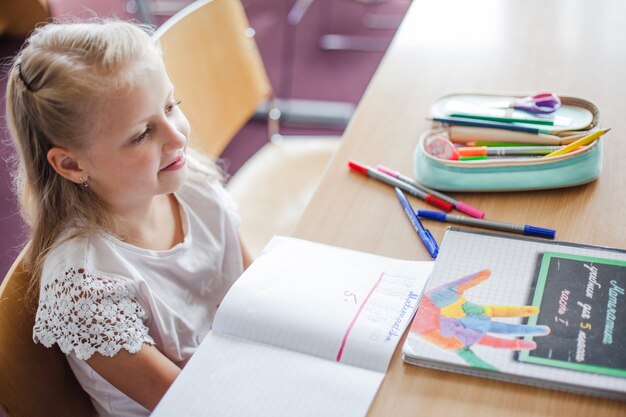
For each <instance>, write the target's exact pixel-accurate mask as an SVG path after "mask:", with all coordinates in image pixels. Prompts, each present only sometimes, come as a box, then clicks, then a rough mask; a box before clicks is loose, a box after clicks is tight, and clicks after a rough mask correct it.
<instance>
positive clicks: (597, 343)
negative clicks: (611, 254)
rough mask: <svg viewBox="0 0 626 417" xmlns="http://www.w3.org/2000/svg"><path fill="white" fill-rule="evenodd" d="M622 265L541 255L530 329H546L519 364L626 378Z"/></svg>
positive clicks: (625, 282) (625, 281) (625, 287)
mask: <svg viewBox="0 0 626 417" xmlns="http://www.w3.org/2000/svg"><path fill="white" fill-rule="evenodd" d="M625 292H626V262H623V261H617V260H610V259H602V258H594V257H588V256H579V255H571V254H563V253H555V252H545V253H544V254H543V257H542V261H541V266H540V269H539V274H538V278H537V284H536V288H535V293H534V297H533V301H532V304H533V305H535V306H537V307H539V310H540V313H539V314H538V315H537V316H533V317H531V318H529V320H528V323H529V324H540V325H545V326H548V327H549V328H550V331H551V332H550V334H549V335H547V336H542V337H540V338H534V341H535V342H536V344H537V347H536V349H534V350H530V351H524V352H522V353H520V355H519V357H518V360H520V361H521V362H531V363H535V364H541V365H547V366H555V367H561V368H568V369H574V370H578V371H583V372H590V373H598V374H606V375H611V376H618V377H626V331H624V329H625V328H626V294H625Z"/></svg>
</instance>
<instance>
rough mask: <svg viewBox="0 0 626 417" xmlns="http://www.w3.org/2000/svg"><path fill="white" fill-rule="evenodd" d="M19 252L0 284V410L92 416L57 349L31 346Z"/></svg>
mask: <svg viewBox="0 0 626 417" xmlns="http://www.w3.org/2000/svg"><path fill="white" fill-rule="evenodd" d="M23 253H24V252H22V254H20V256H18V258H17V260H16V261H15V262H14V263H13V266H12V267H11V269H10V270H9V272H8V273H7V275H6V277H5V278H4V280H3V281H2V284H1V285H0V408H2V410H3V411H4V413H5V414H6V415H7V417H13V416H15V417H31V416H32V417H40V416H46V417H52V416H58V417H65V416H77V417H83V416H95V415H96V412H95V409H94V408H93V405H92V404H91V401H90V399H89V396H88V395H87V394H86V393H85V391H83V389H82V388H81V387H80V385H79V383H78V381H77V380H76V378H75V377H74V374H73V373H72V370H71V369H70V367H69V364H68V363H67V360H66V359H65V355H63V353H62V352H61V351H60V350H59V348H58V346H56V345H55V346H54V347H53V348H46V347H45V346H43V345H41V344H35V342H33V325H34V323H35V310H34V307H33V306H32V305H31V304H32V303H26V301H25V295H26V289H27V288H28V283H29V280H30V275H29V274H28V273H26V272H24V270H23V268H22V258H23Z"/></svg>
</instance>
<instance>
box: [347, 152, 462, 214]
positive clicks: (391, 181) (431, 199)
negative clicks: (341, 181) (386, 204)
mask: <svg viewBox="0 0 626 417" xmlns="http://www.w3.org/2000/svg"><path fill="white" fill-rule="evenodd" d="M348 166H349V167H350V169H352V170H353V171H356V172H360V173H361V174H365V175H367V176H368V177H371V178H374V179H376V180H378V181H380V182H384V183H385V184H387V185H391V186H392V187H398V188H399V189H401V190H402V191H405V192H407V193H409V194H410V195H412V196H413V197H417V198H419V199H421V200H424V201H425V202H427V203H428V204H431V205H433V206H435V207H439V208H440V209H442V210H445V211H451V210H452V204H450V203H448V202H447V201H444V200H442V199H441V198H439V197H436V196H434V195H432V194H428V193H425V192H424V191H422V190H419V189H417V188H415V187H413V186H412V185H410V184H407V183H406V182H403V181H400V180H398V179H396V178H394V177H392V176H390V175H387V174H385V173H383V172H380V171H378V170H376V169H374V168H372V167H370V166H367V165H362V164H360V163H358V162H355V161H348Z"/></svg>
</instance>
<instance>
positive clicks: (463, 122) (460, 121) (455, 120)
mask: <svg viewBox="0 0 626 417" xmlns="http://www.w3.org/2000/svg"><path fill="white" fill-rule="evenodd" d="M433 120H434V121H435V122H440V123H444V124H448V125H458V126H473V127H488V128H494V129H505V130H515V131H518V132H528V133H534V134H540V133H550V131H549V130H542V129H537V128H534V127H526V126H518V125H513V124H511V123H502V122H491V121H486V120H474V119H467V118H463V117H433Z"/></svg>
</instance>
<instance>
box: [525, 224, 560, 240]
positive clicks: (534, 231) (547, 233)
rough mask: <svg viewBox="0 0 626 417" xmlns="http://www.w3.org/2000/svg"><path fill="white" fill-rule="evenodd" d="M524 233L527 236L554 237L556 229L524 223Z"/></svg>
mask: <svg viewBox="0 0 626 417" xmlns="http://www.w3.org/2000/svg"><path fill="white" fill-rule="evenodd" d="M524 234H525V235H529V236H539V237H545V238H548V239H554V238H555V237H556V230H552V229H546V228H543V227H537V226H528V225H526V226H524Z"/></svg>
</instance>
